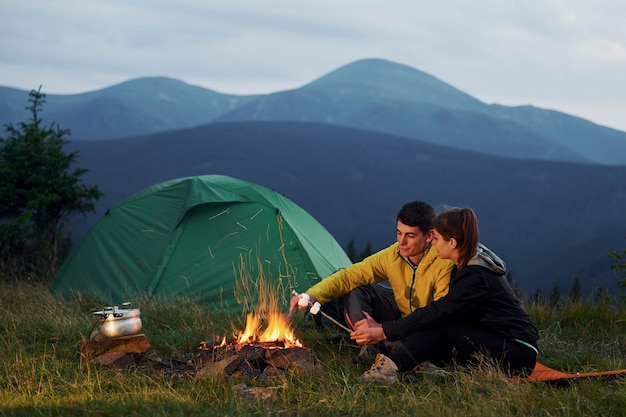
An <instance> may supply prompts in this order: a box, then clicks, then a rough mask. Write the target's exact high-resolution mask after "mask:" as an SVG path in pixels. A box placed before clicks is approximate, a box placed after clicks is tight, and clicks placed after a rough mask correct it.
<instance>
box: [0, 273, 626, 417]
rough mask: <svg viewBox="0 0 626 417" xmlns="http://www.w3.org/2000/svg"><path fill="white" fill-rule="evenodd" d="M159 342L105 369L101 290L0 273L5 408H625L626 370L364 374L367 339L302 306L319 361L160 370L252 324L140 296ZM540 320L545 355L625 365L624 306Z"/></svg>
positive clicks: (545, 311) (562, 411)
mask: <svg viewBox="0 0 626 417" xmlns="http://www.w3.org/2000/svg"><path fill="white" fill-rule="evenodd" d="M134 304H135V306H138V307H140V308H141V315H142V321H143V323H144V332H145V334H146V335H147V337H148V339H149V341H150V343H151V344H152V346H153V348H152V350H151V352H149V353H148V355H146V358H145V361H146V362H145V364H140V365H139V366H137V367H136V368H133V369H131V370H126V371H118V370H113V369H101V368H98V367H96V366H95V365H94V364H93V363H92V362H90V361H86V360H84V359H82V358H81V356H80V355H79V349H78V344H79V342H80V340H81V339H83V338H87V337H88V336H89V334H90V332H91V330H92V329H93V327H94V320H93V318H92V316H91V315H90V312H91V311H92V310H94V309H97V308H98V303H97V302H96V301H94V300H90V299H75V300H71V301H69V302H68V301H65V300H62V299H58V298H55V297H53V296H52V295H50V294H49V293H48V291H47V289H46V287H45V286H43V285H37V284H31V285H26V284H0V338H1V339H0V415H11V416H18V415H23V416H32V415H46V416H54V415H58V416H67V415H84V416H120V415H130V416H135V415H137V416H185V417H190V416H196V415H197V416H206V415H218V416H219V415H232V416H237V415H241V416H243V415H260V416H265V415H282V416H295V415H302V416H309V415H310V416H320V415H345V416H370V415H371V416H387V415H389V416H391V415H393V416H415V415H420V416H458V415H463V416H533V415H534V416H579V415H580V416H583V415H584V416H587V415H623V410H626V389H625V388H626V379H622V378H614V379H589V380H580V381H575V382H572V383H565V384H563V385H553V384H545V383H540V384H531V383H510V382H507V381H506V380H505V379H504V378H503V376H502V375H501V374H499V373H498V372H497V370H495V369H493V368H492V367H490V366H488V365H487V364H485V365H484V366H481V367H480V368H478V369H474V370H471V371H466V370H453V372H452V373H451V375H450V376H448V377H445V378H424V379H422V380H418V381H414V382H413V383H405V382H401V383H398V384H396V385H394V386H392V387H380V386H372V385H362V384H359V383H358V382H357V379H358V376H359V375H360V374H361V373H362V372H363V371H364V370H365V369H366V368H367V364H359V365H354V364H353V363H352V361H351V356H352V355H353V354H355V353H356V349H355V348H353V347H350V346H345V345H339V346H337V345H331V344H329V343H328V342H327V340H328V335H329V333H328V332H323V333H319V332H317V331H316V330H314V329H312V328H310V327H309V323H308V322H305V321H303V318H302V317H301V316H299V317H298V321H297V322H296V324H297V325H298V327H297V333H298V336H299V337H300V338H301V339H303V340H304V342H305V344H306V345H307V346H309V347H312V348H313V350H314V352H315V355H316V357H317V359H318V366H317V367H316V368H315V370H313V371H310V372H298V371H295V370H294V371H292V372H287V373H285V374H284V375H282V376H281V377H280V378H279V379H277V380H272V381H269V382H260V381H257V380H228V379H225V378H221V377H204V378H199V377H183V376H176V375H174V376H172V375H165V374H160V373H158V372H155V371H154V368H152V367H151V366H148V365H149V364H150V363H152V362H154V361H158V360H165V359H167V358H177V359H180V360H194V358H195V357H196V355H197V348H198V346H199V343H200V342H201V341H202V340H214V339H215V338H216V337H218V336H222V335H225V334H229V335H230V334H232V331H233V329H234V328H238V329H241V328H242V326H243V317H241V316H230V315H227V314H223V313H219V312H214V311H207V310H205V309H203V308H201V307H199V306H197V305H195V304H194V303H192V302H189V301H186V300H175V301H172V302H167V303H162V302H154V301H151V300H134ZM529 312H530V313H531V316H533V319H534V320H535V322H536V323H537V325H538V327H539V328H540V330H541V336H542V339H541V341H540V348H541V357H540V360H541V361H542V362H543V363H545V364H547V365H549V366H552V367H555V368H557V369H560V370H563V371H566V372H576V371H581V372H582V371H594V370H596V371H597V370H607V369H617V368H623V367H626V355H625V353H624V352H626V330H624V328H625V326H624V322H623V320H624V318H626V316H625V315H624V309H623V308H621V307H619V308H617V307H615V306H610V305H600V306H591V305H586V304H572V305H569V306H565V307H563V308H561V309H554V308H551V307H549V306H545V305H540V306H537V305H535V306H531V307H529ZM238 383H246V384H248V385H250V386H269V387H274V388H275V389H274V395H273V396H271V397H270V398H269V399H265V400H250V399H245V398H242V397H241V396H240V395H238V394H237V393H236V391H235V390H234V387H235V386H236V384H238Z"/></svg>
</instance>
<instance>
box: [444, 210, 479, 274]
mask: <svg viewBox="0 0 626 417" xmlns="http://www.w3.org/2000/svg"><path fill="white" fill-rule="evenodd" d="M433 225H434V227H435V230H436V231H437V232H438V233H439V234H440V235H441V236H443V238H444V239H445V240H450V239H452V238H454V239H455V240H456V242H457V249H458V251H459V255H460V256H459V265H458V269H459V270H460V269H462V268H463V267H464V266H465V265H467V263H468V262H469V260H470V259H471V258H472V257H473V256H474V254H475V253H476V248H477V247H478V220H477V219H476V214H475V213H474V211H473V210H472V209H471V208H469V207H465V208H459V207H452V208H448V209H446V210H444V211H442V212H441V213H439V214H438V215H437V217H435V219H434V220H433Z"/></svg>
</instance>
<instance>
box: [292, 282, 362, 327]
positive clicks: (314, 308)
mask: <svg viewBox="0 0 626 417" xmlns="http://www.w3.org/2000/svg"><path fill="white" fill-rule="evenodd" d="M291 293H292V294H293V295H301V294H298V293H297V292H296V290H293V291H292V292H291ZM305 296H306V297H305ZM298 307H310V309H309V311H310V312H311V314H313V315H314V316H316V315H317V314H321V315H322V316H323V317H325V318H327V319H328V320H330V321H331V322H332V323H333V324H334V325H335V326H338V327H339V328H341V329H343V330H345V331H346V332H348V333H352V330H351V329H350V328H348V327H346V326H344V325H343V324H341V323H339V322H338V321H337V320H335V319H334V318H332V317H331V316H329V315H328V314H326V313H324V312H323V311H322V310H321V307H322V305H321V304H320V303H318V302H317V301H316V302H315V303H314V304H313V305H311V299H310V298H309V295H308V294H304V295H303V296H302V297H300V301H298V305H296V306H294V307H293V308H292V309H291V310H289V313H287V320H288V322H289V323H290V322H291V320H292V319H293V317H294V316H295V315H296V313H297V312H298Z"/></svg>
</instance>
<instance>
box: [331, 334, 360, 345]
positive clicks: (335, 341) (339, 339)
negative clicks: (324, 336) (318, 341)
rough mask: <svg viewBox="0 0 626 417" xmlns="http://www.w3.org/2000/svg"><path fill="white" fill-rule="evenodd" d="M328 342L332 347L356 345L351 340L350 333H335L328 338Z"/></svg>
mask: <svg viewBox="0 0 626 417" xmlns="http://www.w3.org/2000/svg"><path fill="white" fill-rule="evenodd" d="M328 341H329V342H330V344H331V345H340V344H346V343H356V342H354V341H353V340H351V339H350V335H349V334H348V333H333V334H331V335H330V337H329V338H328Z"/></svg>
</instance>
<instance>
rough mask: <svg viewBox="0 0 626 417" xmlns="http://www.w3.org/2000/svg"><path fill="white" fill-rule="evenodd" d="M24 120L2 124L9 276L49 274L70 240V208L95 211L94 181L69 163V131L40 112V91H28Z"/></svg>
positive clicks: (3, 225)
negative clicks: (27, 116)
mask: <svg viewBox="0 0 626 417" xmlns="http://www.w3.org/2000/svg"><path fill="white" fill-rule="evenodd" d="M28 101H29V103H30V105H29V106H28V107H26V110H29V111H30V114H31V117H30V120H29V122H28V123H26V122H21V123H19V124H18V125H17V126H14V125H13V124H7V125H5V131H6V133H7V135H8V136H7V137H6V138H1V137H0V178H2V181H0V266H1V267H2V268H3V270H4V272H5V273H8V272H10V273H13V274H15V277H14V279H19V277H20V276H23V275H26V276H28V277H30V276H31V275H32V276H33V277H40V278H48V277H50V276H52V275H53V274H54V272H55V270H56V267H57V263H58V254H59V247H60V244H66V243H67V242H68V240H69V237H68V236H69V234H68V233H67V230H66V229H67V222H68V220H69V219H70V217H71V216H72V215H73V214H75V213H81V214H85V213H87V212H93V211H95V201H96V200H98V199H99V198H101V197H102V195H103V194H102V191H100V189H99V188H98V187H97V186H94V187H89V188H88V187H86V186H84V185H82V184H81V182H80V178H81V176H82V175H83V174H84V173H85V172H87V170H86V169H80V168H73V165H74V164H75V162H76V160H77V158H78V153H77V152H72V153H65V152H64V151H63V147H64V146H65V145H66V144H67V143H68V141H67V140H66V139H65V136H67V135H69V133H70V132H69V130H63V129H61V128H60V127H59V126H58V125H57V124H55V123H53V124H51V125H50V126H48V127H46V126H44V125H43V124H42V119H41V118H40V117H39V115H40V113H41V111H42V108H43V104H44V103H45V94H43V93H41V87H39V90H37V91H35V90H32V91H31V92H30V94H29V100H28Z"/></svg>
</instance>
